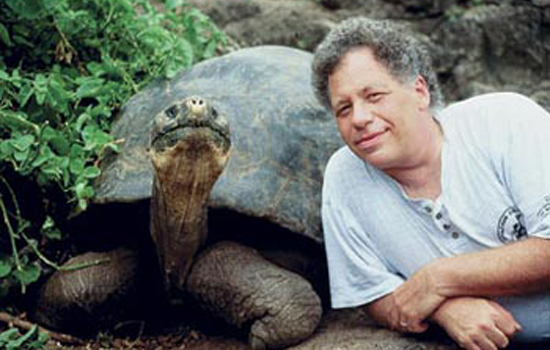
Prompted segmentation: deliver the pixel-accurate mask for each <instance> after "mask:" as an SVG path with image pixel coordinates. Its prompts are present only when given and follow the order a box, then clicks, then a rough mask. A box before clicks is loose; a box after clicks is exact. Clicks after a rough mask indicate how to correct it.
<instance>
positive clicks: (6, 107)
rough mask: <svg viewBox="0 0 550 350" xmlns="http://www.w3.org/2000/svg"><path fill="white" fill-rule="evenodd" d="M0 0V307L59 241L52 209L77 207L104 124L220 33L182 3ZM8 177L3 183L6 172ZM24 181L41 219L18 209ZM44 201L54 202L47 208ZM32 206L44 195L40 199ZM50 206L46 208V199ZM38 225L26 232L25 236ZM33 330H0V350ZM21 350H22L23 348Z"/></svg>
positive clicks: (106, 143)
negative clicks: (33, 189)
mask: <svg viewBox="0 0 550 350" xmlns="http://www.w3.org/2000/svg"><path fill="white" fill-rule="evenodd" d="M156 6H158V7H162V8H163V11H159V10H158V9H157V7H155V6H153V4H151V3H150V2H149V1H148V0H87V1H70V0H3V1H2V6H0V101H1V102H0V136H1V137H0V218H1V223H0V300H2V301H3V302H5V300H9V298H12V297H14V295H22V294H25V292H26V291H27V288H28V286H29V285H31V284H32V283H34V282H36V281H37V280H38V279H39V277H40V276H41V274H42V273H43V271H44V270H45V267H47V266H49V267H50V268H54V269H58V268H59V266H58V264H59V262H57V261H54V259H49V258H48V257H47V256H46V254H44V253H43V251H44V250H43V249H44V247H46V246H47V245H48V244H49V243H51V242H52V241H53V240H59V239H62V238H63V237H64V233H62V232H61V230H60V229H59V227H60V225H59V222H58V221H59V220H63V219H64V218H65V217H64V216H60V215H58V213H57V214H56V212H55V210H56V208H58V207H60V206H61V205H60V204H59V203H58V204H55V203H53V202H55V201H61V202H63V203H62V205H67V204H68V205H69V206H70V208H71V210H73V211H75V210H76V211H78V210H84V209H85V208H86V206H87V204H88V201H89V200H90V199H91V198H92V197H93V195H94V190H93V187H92V182H93V181H94V179H95V178H97V177H98V176H99V175H100V172H101V170H100V167H99V164H100V162H101V160H102V158H103V157H104V155H105V154H106V152H107V151H110V150H112V151H115V152H116V151H117V150H118V145H117V142H118V141H117V140H114V139H113V138H112V137H111V136H110V135H109V128H110V124H111V122H112V120H113V118H114V116H116V114H117V113H118V111H119V110H120V108H121V106H122V105H123V104H124V103H125V102H126V101H127V100H128V99H129V97H130V96H132V95H133V94H135V93H136V92H137V91H139V90H140V89H141V88H142V87H143V86H144V85H146V84H147V83H149V82H150V81H151V80H152V79H154V78H157V77H159V76H163V77H172V76H174V75H175V74H176V72H177V71H179V70H181V69H183V68H187V67H189V66H191V65H192V64H194V63H196V62H198V61H200V60H202V59H205V58H209V57H211V56H213V55H214V54H215V52H216V49H217V48H219V46H220V45H223V44H224V43H225V38H224V36H223V34H222V33H221V32H220V31H219V30H218V29H217V28H216V26H215V25H214V24H213V23H212V22H211V21H210V20H209V18H208V17H206V16H205V15H203V14H202V13H200V12H199V11H198V10H196V9H194V8H191V7H189V6H188V5H187V4H185V3H184V2H183V1H182V0H165V2H164V3H158V4H156ZM9 174H12V175H13V176H12V175H9ZM14 179H23V182H22V183H24V184H26V186H27V185H28V184H30V185H29V188H30V189H32V188H36V189H37V192H38V193H36V194H35V193H31V194H27V196H34V197H37V198H39V199H37V201H38V202H39V204H40V205H39V207H40V208H39V209H40V210H38V211H39V212H42V211H43V215H38V214H39V213H33V214H35V215H33V216H32V217H30V216H26V217H25V211H24V210H23V209H22V208H21V206H20V205H19V203H21V202H22V201H24V200H25V199H28V198H22V191H21V190H18V186H20V182H21V181H19V180H17V181H19V182H17V181H16V180H14ZM52 193H61V194H62V195H61V196H60V197H59V198H56V199H51V198H49V196H50V195H51V194H52ZM40 198H42V199H41V200H40ZM48 198H49V199H48ZM33 227H34V228H37V229H35V230H34V231H36V232H33V229H32V228H33ZM36 341H39V342H40V341H43V338H40V336H39V335H38V332H37V331H36V330H32V332H30V331H29V332H28V333H26V334H24V335H22V336H21V334H18V333H17V331H16V330H8V331H5V332H3V333H0V347H7V348H10V349H19V348H21V349H22V348H24V347H25V346H31V345H29V344H32V347H35V348H36V347H37V344H36V343H33V342H36ZM29 348H30V347H29Z"/></svg>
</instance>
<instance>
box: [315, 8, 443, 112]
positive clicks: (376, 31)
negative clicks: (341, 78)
mask: <svg viewBox="0 0 550 350" xmlns="http://www.w3.org/2000/svg"><path fill="white" fill-rule="evenodd" d="M361 46H363V47H369V48H370V49H371V50H372V52H373V54H374V56H375V57H376V59H377V60H378V62H380V63H382V64H383V65H384V66H386V68H387V69H388V71H389V72H390V74H392V76H393V77H394V78H396V79H397V80H398V81H400V82H402V83H405V82H411V81H414V79H415V78H416V77H417V76H418V75H421V76H422V77H424V79H425V80H426V82H427V84H428V89H429V91H430V96H431V100H430V108H431V109H432V111H435V110H437V109H439V108H441V107H443V96H442V94H441V90H440V88H439V83H438V82H437V77H436V75H435V72H434V70H433V68H432V60H431V57H430V55H429V53H428V51H427V49H426V48H425V47H424V45H423V44H422V43H421V42H420V41H419V40H418V39H416V38H415V37H414V36H412V35H409V34H407V33H404V32H403V31H402V30H401V29H400V28H398V27H397V26H396V25H394V24H393V23H391V22H390V21H387V20H373V19H370V18H366V17H356V18H350V19H347V20H345V21H343V22H341V23H340V24H339V25H338V26H337V27H336V28H334V29H332V30H331V31H330V32H329V33H328V35H327V36H326V37H325V39H324V40H323V41H322V42H321V43H320V44H319V46H318V47H317V49H316V50H315V55H314V58H313V63H312V79H311V83H312V86H313V90H314V93H315V96H316V97H317V100H319V102H320V103H321V104H322V105H323V106H325V108H327V109H329V110H330V109H331V103H330V97H329V88H328V78H329V75H331V74H332V73H333V72H334V70H335V69H336V67H337V66H338V64H339V62H340V61H341V59H342V58H343V57H344V56H345V55H346V53H348V52H349V51H350V50H351V49H353V48H356V47H361Z"/></svg>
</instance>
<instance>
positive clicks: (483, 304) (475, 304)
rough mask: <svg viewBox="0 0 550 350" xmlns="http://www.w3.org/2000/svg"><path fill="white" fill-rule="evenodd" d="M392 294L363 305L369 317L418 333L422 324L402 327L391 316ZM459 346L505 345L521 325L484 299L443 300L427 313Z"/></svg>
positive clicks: (471, 348)
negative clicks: (415, 326) (438, 305)
mask: <svg viewBox="0 0 550 350" xmlns="http://www.w3.org/2000/svg"><path fill="white" fill-rule="evenodd" d="M394 302H395V301H394V299H393V294H388V295H386V296H384V297H382V298H380V299H377V300H375V301H373V302H371V303H369V304H367V305H366V306H365V307H364V310H365V311H366V312H367V313H368V314H369V316H370V317H371V318H372V319H373V320H374V321H375V322H376V323H377V324H379V325H381V326H384V327H388V328H390V329H394V330H397V331H401V332H415V333H420V332H423V331H425V330H426V329H427V327H428V326H427V324H423V325H422V327H417V328H414V327H413V328H411V327H409V326H407V327H403V326H401V325H400V324H399V321H398V320H397V319H393V318H392V316H395V315H393V314H392V309H393V307H394ZM430 320H431V321H434V322H436V323H438V324H439V325H440V326H441V327H442V328H443V329H445V331H446V332H447V333H448V334H449V336H450V337H451V338H453V339H454V340H455V341H456V342H457V343H458V344H459V345H460V346H461V347H463V348H465V349H467V350H480V349H498V348H505V347H506V346H507V345H508V344H509V342H510V339H511V338H512V336H513V335H514V334H515V333H516V332H518V331H521V326H520V325H519V323H517V321H516V320H515V319H514V317H513V316H512V315H511V314H510V313H509V312H508V311H506V310H505V309H504V308H503V307H502V306H500V305H499V304H497V303H496V302H494V301H491V300H487V299H484V298H473V297H458V298H451V299H447V300H446V301H444V302H443V303H442V304H441V305H440V307H439V308H438V309H437V310H436V311H435V312H434V313H433V315H431V316H430Z"/></svg>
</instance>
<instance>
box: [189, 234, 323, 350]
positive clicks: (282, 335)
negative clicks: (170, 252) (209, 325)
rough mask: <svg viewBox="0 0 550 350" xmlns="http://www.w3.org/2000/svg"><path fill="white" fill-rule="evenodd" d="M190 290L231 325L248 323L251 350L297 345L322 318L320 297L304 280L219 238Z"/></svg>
mask: <svg viewBox="0 0 550 350" xmlns="http://www.w3.org/2000/svg"><path fill="white" fill-rule="evenodd" d="M187 288H188V291H189V292H190V293H191V294H192V295H194V296H195V297H196V298H197V299H199V300H201V302H202V303H203V304H204V305H205V307H206V308H208V309H209V310H211V311H212V312H213V313H215V314H217V315H218V316H220V317H222V318H223V319H225V320H226V321H227V322H228V323H230V324H233V325H236V326H238V327H243V326H244V325H248V324H250V325H251V326H250V334H249V344H250V345H251V347H252V348H253V349H265V348H280V347H284V346H288V345H291V344H295V343H299V342H300V341H302V340H304V339H306V338H307V337H308V336H310V335H311V333H312V332H313V331H314V330H315V328H316V327H317V324H318V323H319V321H320V319H321V314H322V309H321V307H320V299H319V297H318V296H317V294H316V293H315V292H314V291H313V289H312V287H311V285H310V284H309V283H308V282H307V281H306V280H305V279H303V278H302V277H301V276H299V275H297V274H295V273H292V272H290V271H287V270H284V269H282V268H280V267H278V266H277V265H275V264H273V263H271V262H269V261H267V260H266V259H264V258H263V257H262V256H261V255H260V254H259V253H258V252H256V251H255V250H254V249H251V248H249V247H246V246H243V245H240V244H237V243H234V242H227V241H225V242H220V243H218V244H216V245H215V246H213V247H211V248H210V249H208V250H207V251H206V252H204V253H203V254H201V255H200V256H199V257H198V259H197V262H196V263H195V265H194V266H193V268H192V270H191V273H190V275H189V279H188V282H187Z"/></svg>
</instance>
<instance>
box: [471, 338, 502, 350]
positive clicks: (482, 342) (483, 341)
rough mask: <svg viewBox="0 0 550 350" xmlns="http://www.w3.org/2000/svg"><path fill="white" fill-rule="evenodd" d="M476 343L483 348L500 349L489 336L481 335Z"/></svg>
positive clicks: (482, 349) (487, 349) (485, 349)
mask: <svg viewBox="0 0 550 350" xmlns="http://www.w3.org/2000/svg"><path fill="white" fill-rule="evenodd" d="M475 344H476V345H477V346H478V348H479V349H481V350H498V347H497V346H496V345H495V344H494V343H493V342H492V341H491V340H490V339H489V338H487V337H479V338H478V339H476V340H475Z"/></svg>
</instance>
